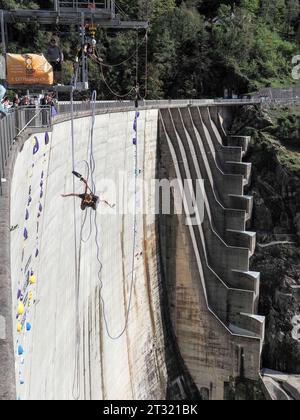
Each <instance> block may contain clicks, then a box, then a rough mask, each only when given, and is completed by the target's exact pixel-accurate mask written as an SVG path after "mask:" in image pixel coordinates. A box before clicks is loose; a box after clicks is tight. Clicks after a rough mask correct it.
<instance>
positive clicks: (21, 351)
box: [18, 346, 24, 356]
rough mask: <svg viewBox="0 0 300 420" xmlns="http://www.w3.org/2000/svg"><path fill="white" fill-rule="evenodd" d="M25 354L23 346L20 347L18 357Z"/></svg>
mask: <svg viewBox="0 0 300 420" xmlns="http://www.w3.org/2000/svg"><path fill="white" fill-rule="evenodd" d="M23 353H24V349H23V347H22V346H19V347H18V355H19V356H22V354H23Z"/></svg>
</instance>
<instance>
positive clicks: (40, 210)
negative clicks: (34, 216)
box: [39, 203, 43, 213]
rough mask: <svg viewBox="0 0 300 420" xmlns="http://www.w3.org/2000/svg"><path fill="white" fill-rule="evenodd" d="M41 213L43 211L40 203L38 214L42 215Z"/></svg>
mask: <svg viewBox="0 0 300 420" xmlns="http://www.w3.org/2000/svg"><path fill="white" fill-rule="evenodd" d="M42 211H43V206H42V205H41V203H40V205H39V212H40V213H42Z"/></svg>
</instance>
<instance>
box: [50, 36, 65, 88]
mask: <svg viewBox="0 0 300 420" xmlns="http://www.w3.org/2000/svg"><path fill="white" fill-rule="evenodd" d="M46 57H47V59H48V61H49V63H50V64H51V66H52V67H53V72H54V83H56V84H61V83H62V63H63V61H64V55H63V52H62V51H61V49H60V48H59V46H58V45H57V42H56V40H55V39H54V38H52V39H51V44H50V46H49V48H48V51H47V53H46Z"/></svg>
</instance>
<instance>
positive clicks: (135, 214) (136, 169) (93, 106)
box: [90, 91, 139, 340]
mask: <svg viewBox="0 0 300 420" xmlns="http://www.w3.org/2000/svg"><path fill="white" fill-rule="evenodd" d="M96 100H97V94H96V92H95V91H94V92H93V96H92V128H91V156H90V164H91V165H92V167H91V178H92V185H93V188H95V182H94V178H93V177H94V171H95V159H94V152H93V136H94V124H95V109H96ZM138 117H139V113H138V111H136V114H135V131H136V145H135V206H134V240H133V255H132V271H131V285H130V293H129V300H128V306H127V310H126V315H125V324H124V327H123V329H122V330H121V332H120V333H119V334H118V335H116V336H113V335H112V334H111V333H110V329H109V325H108V320H107V316H106V310H105V300H104V298H103V296H102V289H103V281H102V278H101V274H102V269H103V264H102V261H101V257H100V244H99V240H98V237H99V227H98V222H97V212H95V218H94V224H95V244H96V248H97V261H98V264H99V270H98V274H97V276H98V280H99V284H100V300H101V303H102V309H103V319H104V324H105V329H106V333H107V335H108V337H109V338H110V339H111V340H119V339H120V338H121V337H122V336H123V335H124V333H125V331H126V330H127V326H128V321H129V314H130V309H131V303H132V296H133V287H134V281H135V249H136V235H137V177H138V153H137V152H138V150H137V139H138V135H137V132H138V130H137V119H138Z"/></svg>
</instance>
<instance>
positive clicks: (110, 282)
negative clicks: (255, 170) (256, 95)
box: [10, 106, 264, 400]
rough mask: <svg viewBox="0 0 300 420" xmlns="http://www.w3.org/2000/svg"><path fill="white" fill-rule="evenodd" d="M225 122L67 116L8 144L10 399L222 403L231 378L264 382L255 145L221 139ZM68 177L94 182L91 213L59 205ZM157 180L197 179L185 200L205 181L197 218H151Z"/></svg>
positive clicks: (157, 113) (206, 116)
mask: <svg viewBox="0 0 300 420" xmlns="http://www.w3.org/2000/svg"><path fill="white" fill-rule="evenodd" d="M222 116H223V117H222ZM229 116H230V111H229V110H228V108H227V107H226V108H225V109H221V108H217V107H213V106H212V107H196V106H195V107H178V108H176V107H174V108H170V109H169V108H165V109H161V110H158V109H142V110H141V111H140V113H139V115H136V114H135V112H134V111H126V112H125V111H124V112H111V113H106V114H100V115H97V116H96V117H95V121H94V124H93V120H92V117H91V116H90V115H87V116H81V117H79V116H77V117H76V118H75V119H74V121H73V133H74V136H72V121H70V118H67V117H66V118H65V120H63V119H62V118H61V119H60V120H57V121H56V123H55V124H54V125H53V130H52V131H49V132H43V133H38V134H34V135H32V136H31V137H30V138H29V139H27V140H26V141H24V142H22V144H18V145H17V148H18V154H17V156H16V160H15V164H14V171H13V175H12V176H11V187H10V198H11V202H10V226H11V234H10V254H11V256H10V258H11V269H10V271H11V273H10V274H11V286H12V317H13V335H14V340H13V341H14V349H13V350H12V351H13V352H14V354H15V378H16V397H17V398H20V399H42V400H44V399H71V400H72V399H87V400H89V399H124V400H126V399H129V400H131V399H168V398H170V399H186V398H193V399H201V398H203V399H223V398H225V397H226V387H227V386H228V384H229V383H230V381H231V380H232V378H245V379H248V380H253V381H257V380H258V379H259V371H260V354H261V348H262V342H263V335H264V319H263V318H262V317H259V316H258V315H257V304H258V292H259V273H253V272H250V271H249V258H250V256H251V255H252V253H253V252H254V249H255V233H253V232H249V231H248V230H247V227H248V223H249V220H250V219H251V213H252V198H251V197H248V196H245V195H244V188H245V187H246V186H247V185H248V184H249V182H250V174H251V167H250V165H248V164H247V163H244V162H243V156H244V154H245V153H246V151H247V147H248V143H249V138H247V137H230V136H227V135H226V133H225V127H226V124H225V123H226V121H228V118H229ZM74 168H75V170H76V171H78V172H79V173H81V174H82V175H83V176H84V177H86V178H89V182H90V183H91V184H93V183H94V184H95V191H96V193H97V195H99V196H100V198H101V200H103V201H102V202H100V204H99V206H98V209H97V212H94V211H93V210H91V209H90V210H87V211H85V212H83V211H82V210H81V209H80V200H79V198H72V197H70V198H62V197H61V194H68V193H72V192H73V191H74V190H75V192H76V193H82V192H83V186H82V183H80V181H79V180H78V179H77V178H74V177H73V176H72V170H73V169H74ZM156 178H158V179H167V180H174V179H175V178H176V179H177V180H182V181H184V180H192V183H191V184H190V188H191V191H190V192H191V194H193V193H195V191H196V180H203V186H204V189H203V192H204V194H203V215H202V219H201V220H198V222H199V223H194V224H187V216H188V209H187V205H186V203H184V212H183V214H175V212H171V214H162V212H161V214H160V215H157V214H156V211H155V210H156V206H157V201H158V194H159V191H158V189H157V188H155V186H154V184H153V183H151V182H150V181H151V180H154V179H156ZM145 185H147V186H148V187H147V188H146V187H145ZM173 198H174V197H173V194H171V201H172V203H171V207H173V204H174V203H173ZM104 200H105V201H106V202H108V203H109V205H115V207H113V208H111V207H110V206H109V205H107V203H105V202H104Z"/></svg>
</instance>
